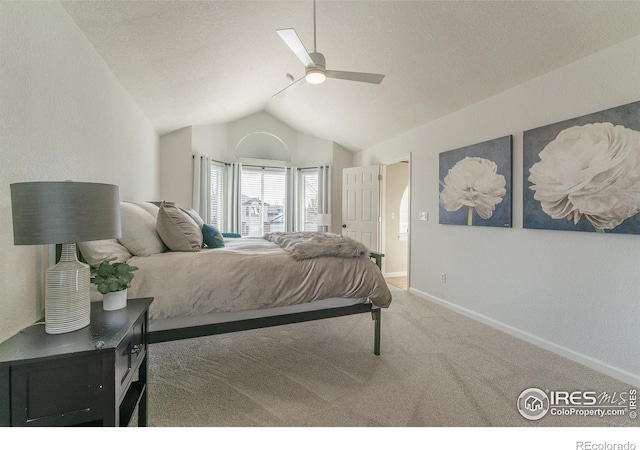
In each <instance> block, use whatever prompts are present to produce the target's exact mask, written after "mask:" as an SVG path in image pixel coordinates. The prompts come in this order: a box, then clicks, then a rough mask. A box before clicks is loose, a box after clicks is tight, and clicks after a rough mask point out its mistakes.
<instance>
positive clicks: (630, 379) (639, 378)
mask: <svg viewBox="0 0 640 450" xmlns="http://www.w3.org/2000/svg"><path fill="white" fill-rule="evenodd" d="M409 292H411V293H412V294H415V295H417V296H418V297H421V298H424V299H426V300H429V301H432V302H434V303H436V304H438V305H440V306H444V307H445V308H447V309H450V310H452V311H455V312H457V313H460V314H462V315H464V316H467V317H469V318H471V319H474V320H477V321H478V322H481V323H484V324H485V325H488V326H490V327H492V328H495V329H497V330H500V331H503V332H505V333H507V334H510V335H511V336H514V337H517V338H519V339H522V340H523V341H526V342H529V343H530V344H533V345H535V346H537V347H541V348H543V349H545V350H549V351H550V352H553V353H556V354H558V355H560V356H563V357H565V358H567V359H570V360H571V361H574V362H577V363H579V364H582V365H583V366H586V367H589V368H590V369H593V370H597V371H598V372H602V373H604V374H605V375H608V376H610V377H613V378H615V379H617V380H620V381H622V382H625V383H627V384H630V385H631V386H634V387H640V375H636V374H633V373H631V372H627V371H625V370H622V369H620V368H617V367H614V366H611V365H610V364H607V363H605V362H603V361H600V360H598V359H595V358H592V357H590V356H587V355H583V354H582V353H579V352H576V351H574V350H571V349H570V348H567V347H563V346H562V345H558V344H555V343H553V342H550V341H547V340H545V339H542V338H539V337H538V336H535V335H533V334H530V333H527V332H526V331H522V330H519V329H517V328H514V327H512V326H510V325H506V324H504V323H502V322H499V321H497V320H494V319H491V318H490V317H487V316H484V315H482V314H478V313H476V312H474V311H471V310H469V309H467V308H463V307H461V306H458V305H455V304H453V303H450V302H448V301H446V300H443V299H441V298H438V297H435V296H433V295H430V294H427V293H426V292H422V291H419V290H418V289H415V288H409ZM578 387H580V386H577V387H576V388H578ZM585 387H587V386H585Z"/></svg>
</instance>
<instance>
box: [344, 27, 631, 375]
mask: <svg viewBox="0 0 640 450" xmlns="http://www.w3.org/2000/svg"><path fill="white" fill-rule="evenodd" d="M638 100H640V36H638V37H636V38H634V39H631V40H628V41H625V42H623V43H621V44H619V45H616V46H614V47H611V48H609V49H607V50H605V51H602V52H599V53H597V54H594V55H592V56H590V57H587V58H584V59H582V60H579V61H577V62H575V63H572V64H570V65H568V66H565V67H563V68H561V69H559V70H556V71H554V72H551V73H549V74H547V75H544V76H541V77H539V78H536V79H533V80H531V81H529V82H527V83H524V84H522V85H520V86H517V87H515V88H513V89H510V90H508V91H505V92H503V93H501V94H499V95H496V96H494V97H491V98H489V99H486V100H485V101H482V102H480V103H478V104H476V105H473V106H471V107H468V108H466V109H463V110H461V111H458V112H456V113H454V114H451V115H450V116H447V117H445V118H443V119H441V120H438V121H435V122H432V123H429V124H426V125H424V126H422V127H420V128H417V129H414V130H412V131H410V132H407V133H405V134H403V135H400V136H398V137H396V138H394V139H391V140H390V141H388V142H385V143H382V144H380V145H377V146H374V147H372V148H369V149H366V150H365V151H363V152H362V153H361V154H358V155H356V160H355V162H356V165H368V164H374V163H377V162H381V161H383V160H385V159H387V160H388V159H389V158H390V157H391V156H393V155H399V154H406V153H408V152H413V159H412V174H411V180H412V181H411V190H412V195H411V203H412V205H411V211H412V214H413V217H412V230H411V245H412V251H411V268H410V270H411V274H410V275H411V285H412V286H411V287H412V290H413V292H416V293H418V294H420V295H423V296H425V297H426V298H429V299H432V300H435V301H439V302H441V303H443V304H446V305H448V306H449V307H452V308H454V309H458V310H459V311H461V312H464V313H466V314H469V315H471V316H473V317H475V318H477V319H480V320H483V321H485V322H487V323H489V324H491V325H493V326H496V327H498V328H501V329H503V330H506V331H508V332H510V333H512V334H514V335H516V336H520V337H522V338H524V339H527V340H529V341H531V342H534V343H536V344H537V345H540V346H543V347H545V348H548V349H550V350H552V351H555V352H558V353H560V354H563V355H565V356H568V357H570V358H572V359H574V360H576V361H579V362H582V363H584V364H586V365H588V366H591V367H593V368H596V369H597V370H600V371H603V372H605V373H608V374H610V375H612V376H615V377H617V378H619V379H621V380H624V381H627V382H629V383H632V384H635V385H636V386H637V385H640V345H638V342H640V326H639V320H640V256H639V255H640V236H637V235H606V234H605V235H600V234H596V233H584V232H566V231H549V230H529V229H523V228H522V207H523V206H522V204H523V202H522V183H523V174H522V172H523V168H522V162H523V159H522V133H523V131H525V130H528V129H532V128H535V127H539V126H542V125H546V124H551V123H554V122H558V121H561V120H565V119H570V118H573V117H578V116H581V115H585V114H588V113H592V112H597V111H601V110H604V109H607V108H611V107H615V106H619V105H623V104H626V103H630V102H634V101H638ZM509 134H512V135H513V137H514V139H513V143H514V144H513V146H514V158H513V188H514V195H513V197H514V199H513V218H514V220H513V223H514V226H513V228H512V229H495V228H482V227H473V228H468V227H461V226H450V225H449V226H448V225H439V224H438V190H439V188H438V155H439V153H440V152H444V151H447V150H452V149H455V148H459V147H463V146H466V145H471V144H475V143H479V142H483V141H486V140H489V139H492V138H498V137H501V136H505V135H509ZM420 211H428V212H429V213H430V215H429V216H430V221H428V222H424V221H418V220H417V215H418V213H419V212H420ZM441 273H446V274H447V282H446V284H443V283H441V282H440V274H441ZM392 307H393V306H392Z"/></svg>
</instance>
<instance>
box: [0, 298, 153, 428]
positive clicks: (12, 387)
mask: <svg viewBox="0 0 640 450" xmlns="http://www.w3.org/2000/svg"><path fill="white" fill-rule="evenodd" d="M152 301H153V299H152V298H139V299H129V300H128V301H127V307H126V308H122V309H120V310H116V311H103V310H102V302H94V303H92V304H91V324H90V325H89V326H87V327H85V328H82V329H80V330H77V331H73V332H71V333H64V334H46V333H45V330H44V324H36V325H32V326H30V327H27V328H25V329H24V330H22V331H20V332H19V333H18V334H16V335H15V336H13V337H11V338H9V339H8V340H6V341H5V342H3V343H1V344H0V426H13V427H16V426H17V427H21V426H47V427H51V426H69V425H89V426H127V425H128V424H129V423H130V421H131V419H132V417H133V415H134V413H135V411H136V409H137V411H138V426H146V425H147V342H148V340H147V330H148V310H149V305H150V304H151V302H152Z"/></svg>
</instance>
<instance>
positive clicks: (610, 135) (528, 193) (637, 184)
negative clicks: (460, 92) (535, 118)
mask: <svg viewBox="0 0 640 450" xmlns="http://www.w3.org/2000/svg"><path fill="white" fill-rule="evenodd" d="M523 151H524V155H523V166H524V174H523V226H524V227H525V228H535V229H550V230H569V231H589V232H600V233H625V234H640V215H639V214H638V213H639V212H640V102H635V103H630V104H628V105H623V106H618V107H616V108H611V109H607V110H604V111H600V112H596V113H593V114H588V115H586V116H582V117H578V118H575V119H570V120H565V121H563V122H558V123H555V124H552V125H546V126H544V127H540V128H536V129H533V130H529V131H525V132H524V140H523Z"/></svg>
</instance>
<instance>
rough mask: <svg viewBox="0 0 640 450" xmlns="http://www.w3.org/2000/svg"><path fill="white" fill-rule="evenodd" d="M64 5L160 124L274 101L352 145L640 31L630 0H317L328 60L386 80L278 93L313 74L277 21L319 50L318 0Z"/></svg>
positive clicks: (167, 126)
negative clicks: (308, 72)
mask: <svg viewBox="0 0 640 450" xmlns="http://www.w3.org/2000/svg"><path fill="white" fill-rule="evenodd" d="M62 4H63V6H64V7H65V9H66V10H67V11H68V13H69V14H70V15H71V17H72V18H73V20H74V21H75V22H76V23H77V24H78V26H79V27H80V29H81V30H82V32H83V33H84V34H85V35H86V37H87V39H88V40H89V41H90V42H91V43H92V45H93V46H94V47H95V49H96V50H97V51H98V53H99V54H100V55H101V56H102V58H103V59H104V61H105V62H106V63H107V64H108V65H109V67H110V68H111V70H112V71H113V73H114V74H115V75H116V76H117V77H118V79H119V80H120V82H121V83H122V85H123V86H124V88H125V89H126V90H127V91H128V92H129V93H130V95H131V96H132V98H133V99H134V100H135V101H136V102H137V104H138V105H139V106H140V108H141V109H142V110H143V111H144V112H145V113H146V115H147V116H148V117H149V119H150V120H151V122H152V123H153V124H154V126H155V127H156V129H157V130H158V132H159V133H160V134H164V133H167V132H170V131H173V130H176V129H179V128H182V127H185V126H189V125H198V124H207V123H226V122H230V121H233V120H236V119H239V118H242V117H244V116H247V115H250V114H253V113H256V112H259V111H267V112H269V113H270V114H272V115H273V116H275V117H277V118H278V119H280V120H282V121H283V122H285V123H287V124H288V125H289V126H291V127H293V128H295V129H297V130H299V131H301V132H303V133H307V134H310V135H313V136H317V137H320V138H323V139H327V140H332V141H335V142H337V143H339V144H341V145H343V146H345V147H346V148H348V149H351V150H354V151H357V150H361V149H363V148H366V147H368V146H371V145H374V144H376V143H378V142H381V141H384V140H387V139H389V138H391V137H393V136H396V135H398V134H400V133H402V132H404V131H407V130H410V129H412V128H415V127H417V126H420V125H422V124H424V123H427V122H429V121H432V120H434V119H437V118H439V117H442V116H444V115H447V114H449V113H451V112H453V111H456V110H458V109H460V108H463V107H465V106H467V105H470V104H473V103H476V102H478V101H480V100H482V99H483V98H486V97H489V96H491V95H494V94H496V93H498V92H500V91H503V90H505V89H508V88H510V87H513V86H515V85H517V84H519V83H522V82H524V81H526V80H529V79H531V78H534V77H536V76H538V75H541V74H543V73H546V72H549V71H551V70H553V69H555V68H558V67H561V66H563V65H565V64H568V63H570V62H572V61H575V60H577V59H580V58H582V57H584V56H587V55H589V54H592V53H595V52H597V51H599V50H602V49H604V48H607V47H609V46H611V45H613V44H616V43H618V42H620V41H622V40H625V39H628V38H630V37H633V36H636V35H638V34H640V2H635V1H629V2H618V1H602V2H598V1H587V2H577V1H549V2H542V1H513V2H510V1H495V2H494V1H470V2H466V1H397V0H396V1H380V0H379V1H350V0H326V1H323V0H319V1H318V3H317V51H319V52H321V53H323V54H324V56H325V57H326V62H327V68H328V69H333V70H347V71H357V72H374V73H382V74H385V75H386V77H385V79H384V81H383V82H382V84H380V85H374V84H368V83H357V82H352V81H344V80H332V79H328V80H327V81H326V82H325V83H324V84H321V85H309V84H303V85H301V86H299V87H298V86H296V87H295V88H293V89H291V90H290V92H288V93H287V95H285V96H283V97H282V98H272V95H273V94H275V93H276V92H278V91H279V90H281V89H282V88H284V87H285V86H287V84H288V81H287V78H286V74H287V73H290V74H292V75H293V76H294V77H295V79H298V78H300V77H301V76H303V75H304V67H303V65H302V63H301V62H300V61H299V60H298V59H297V58H296V57H295V56H294V55H293V53H292V52H291V51H290V50H289V48H288V47H287V46H286V45H285V44H284V42H283V41H282V40H281V39H280V37H279V36H278V35H277V34H276V30H277V29H280V28H295V30H296V31H297V33H298V35H299V36H300V38H301V39H302V41H303V43H304V44H305V46H306V47H307V50H308V51H313V40H314V39H313V3H312V1H310V0H306V1H291V0H289V1H247V0H235V1H233V0H226V1H173V2H172V1H63V2H62Z"/></svg>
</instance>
